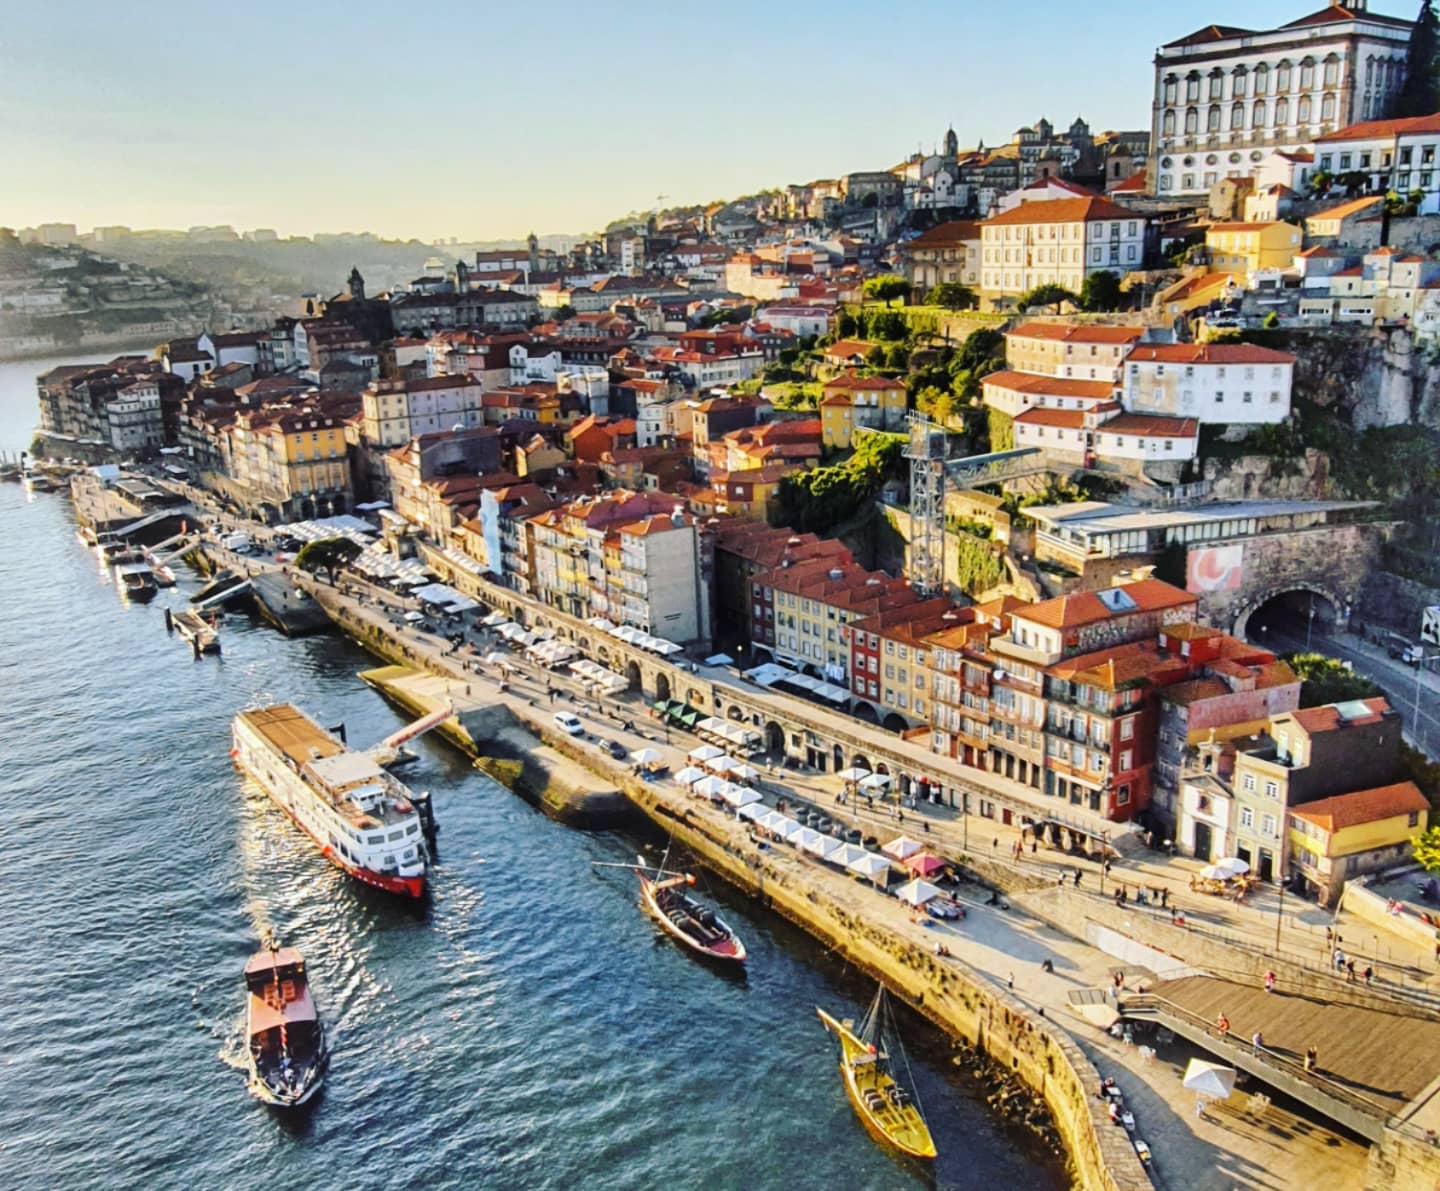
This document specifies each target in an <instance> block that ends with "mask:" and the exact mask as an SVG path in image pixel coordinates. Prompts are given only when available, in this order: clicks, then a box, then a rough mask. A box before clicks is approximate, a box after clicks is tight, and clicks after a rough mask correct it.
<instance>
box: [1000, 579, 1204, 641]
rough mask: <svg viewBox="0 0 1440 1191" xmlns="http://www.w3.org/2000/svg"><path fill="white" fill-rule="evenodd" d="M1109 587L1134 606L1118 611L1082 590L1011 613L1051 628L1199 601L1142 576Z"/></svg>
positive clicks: (1187, 594) (1020, 618)
mask: <svg viewBox="0 0 1440 1191" xmlns="http://www.w3.org/2000/svg"><path fill="white" fill-rule="evenodd" d="M1111 590H1112V591H1123V592H1124V593H1125V595H1126V596H1127V597H1128V598H1129V601H1130V602H1131V603H1133V604H1134V605H1135V607H1134V608H1133V609H1131V608H1127V609H1126V610H1125V611H1124V612H1121V613H1116V612H1112V611H1111V610H1110V608H1109V607H1107V606H1106V604H1105V602H1104V601H1103V600H1102V599H1101V598H1100V594H1099V593H1097V592H1093V591H1082V592H1076V593H1074V594H1072V595H1063V596H1056V597H1055V598H1054V599H1053V600H1044V601H1042V602H1040V603H1038V604H1031V605H1030V606H1029V607H1028V608H1020V609H1015V610H1014V611H1013V612H1012V613H1011V615H1012V616H1013V617H1014V618H1015V619H1017V620H1028V621H1032V622H1034V623H1035V624H1042V625H1046V626H1047V627H1049V628H1052V629H1068V628H1075V627H1078V626H1079V625H1082V624H1095V623H1097V622H1099V621H1102V620H1109V619H1111V618H1112V617H1114V616H1117V615H1129V614H1133V613H1136V612H1158V611H1160V610H1161V609H1163V608H1181V607H1184V606H1185V605H1187V604H1196V603H1198V602H1199V599H1198V597H1196V596H1193V595H1191V594H1190V593H1189V592H1186V591H1181V590H1180V589H1179V588H1178V587H1172V586H1171V585H1170V584H1168V583H1166V582H1164V581H1162V580H1160V579H1142V580H1140V581H1139V582H1138V583H1127V584H1125V585H1124V586H1122V587H1119V588H1111Z"/></svg>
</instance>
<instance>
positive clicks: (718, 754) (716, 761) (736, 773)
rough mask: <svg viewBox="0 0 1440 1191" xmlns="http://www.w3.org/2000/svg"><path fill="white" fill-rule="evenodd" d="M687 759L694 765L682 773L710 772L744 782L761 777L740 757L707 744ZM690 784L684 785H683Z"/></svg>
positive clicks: (758, 772)
mask: <svg viewBox="0 0 1440 1191" xmlns="http://www.w3.org/2000/svg"><path fill="white" fill-rule="evenodd" d="M687 758H688V760H690V761H691V762H692V764H691V765H689V766H687V767H686V768H684V769H682V770H681V771H680V773H704V772H706V771H707V770H708V771H709V772H710V773H722V774H723V773H728V774H730V776H731V777H736V778H739V779H740V780H741V781H742V782H753V781H754V780H755V779H756V778H758V777H759V776H760V771H759V770H758V769H756V768H755V767H754V766H753V765H751V764H749V763H748V762H746V761H742V760H740V759H739V758H738V757H732V756H730V755H729V754H728V753H726V752H725V751H724V750H723V749H718V748H716V747H715V746H714V745H713V744H705V745H701V746H700V747H699V748H693V749H691V750H690V752H689V753H688V754H687ZM697 765H698V766H702V767H703V768H700V769H696V768H695V766H697ZM676 779H677V780H679V774H676ZM688 784H689V783H682V785H688Z"/></svg>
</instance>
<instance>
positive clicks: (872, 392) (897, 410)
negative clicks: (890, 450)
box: [820, 372, 907, 451]
mask: <svg viewBox="0 0 1440 1191" xmlns="http://www.w3.org/2000/svg"><path fill="white" fill-rule="evenodd" d="M906 406H907V401H906V396H905V384H904V382H903V381H899V380H895V379H894V378H892V377H887V376H856V375H855V374H854V373H853V372H852V373H846V374H845V375H844V376H837V377H836V378H835V379H834V380H831V381H827V382H826V383H825V396H824V397H823V398H822V399H821V401H820V435H821V437H820V441H821V443H822V444H823V445H824V446H825V447H826V448H828V449H832V450H838V451H848V450H849V449H850V445H851V437H852V435H853V434H854V431H855V428H856V427H857V426H865V427H868V428H869V429H871V430H890V431H895V432H899V431H902V430H904V429H905V411H906Z"/></svg>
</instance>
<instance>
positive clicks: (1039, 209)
mask: <svg viewBox="0 0 1440 1191" xmlns="http://www.w3.org/2000/svg"><path fill="white" fill-rule="evenodd" d="M1146 222H1147V221H1146V218H1145V216H1143V215H1140V214H1138V213H1137V212H1135V211H1130V210H1127V209H1126V208H1124V207H1119V206H1116V205H1115V204H1114V203H1112V202H1110V201H1109V199H1104V198H1099V197H1095V198H1069V199H1053V200H1049V201H1041V202H1035V203H1021V204H1020V206H1018V207H1015V208H1013V209H1012V210H1009V211H1004V212H1002V213H1001V214H999V215H995V216H993V217H991V218H990V219H986V220H984V221H983V222H982V223H981V224H980V292H981V295H982V297H984V298H985V300H986V301H987V302H989V303H990V304H991V305H992V307H993V306H994V305H995V304H996V303H998V302H999V301H1001V300H1002V299H1005V298H1015V297H1018V296H1020V295H1021V294H1024V293H1026V292H1028V291H1029V290H1032V289H1034V288H1035V287H1036V286H1038V285H1059V286H1063V287H1064V288H1065V289H1067V290H1070V291H1071V292H1072V293H1075V294H1078V293H1079V292H1080V290H1081V287H1082V286H1083V285H1084V284H1085V279H1086V278H1087V277H1089V276H1090V275H1091V274H1092V273H1100V272H1103V271H1106V270H1108V271H1110V272H1113V273H1117V274H1124V273H1127V272H1129V271H1130V270H1132V269H1138V268H1140V267H1141V265H1142V264H1143V263H1144V259H1145V226H1146Z"/></svg>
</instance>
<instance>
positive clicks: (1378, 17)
mask: <svg viewBox="0 0 1440 1191" xmlns="http://www.w3.org/2000/svg"><path fill="white" fill-rule="evenodd" d="M1342 21H1371V22H1374V23H1377V24H1381V25H1393V26H1395V27H1396V28H1403V29H1408V28H1410V25H1411V22H1409V21H1407V20H1403V19H1402V18H1400V17H1387V16H1383V15H1382V14H1380V13H1378V12H1357V11H1356V10H1355V9H1352V8H1346V7H1345V6H1344V5H1342V4H1330V5H1328V6H1327V7H1325V8H1322V9H1320V10H1319V11H1318V12H1312V13H1310V14H1309V15H1308V16H1303V17H1301V18H1300V19H1299V20H1298V21H1291V22H1289V23H1288V24H1285V25H1281V26H1280V27H1281V28H1282V29H1303V28H1306V27H1308V26H1311V25H1338V24H1340V23H1341V22H1342Z"/></svg>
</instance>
